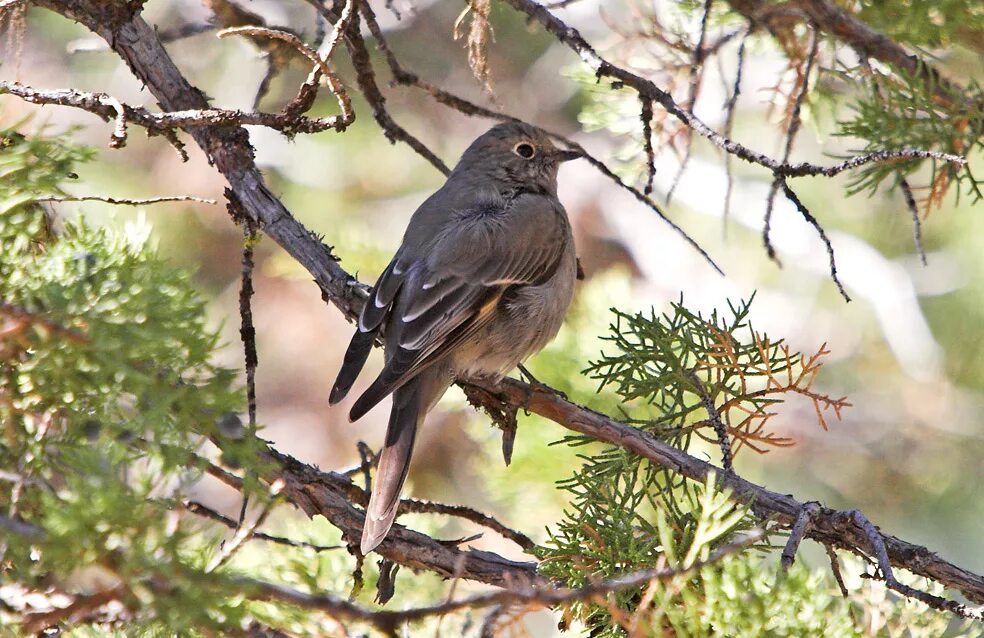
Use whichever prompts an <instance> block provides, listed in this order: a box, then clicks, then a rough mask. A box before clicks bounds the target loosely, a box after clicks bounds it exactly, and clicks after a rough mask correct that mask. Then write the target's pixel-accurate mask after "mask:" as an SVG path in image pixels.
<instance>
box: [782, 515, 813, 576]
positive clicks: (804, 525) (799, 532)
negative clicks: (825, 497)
mask: <svg viewBox="0 0 984 638" xmlns="http://www.w3.org/2000/svg"><path fill="white" fill-rule="evenodd" d="M819 509H820V504H819V503H813V502H810V503H803V509H801V510H800V513H799V514H798V515H797V516H796V522H795V523H793V527H792V528H791V529H790V530H789V539H788V540H787V541H786V546H785V547H783V548H782V556H781V558H780V560H779V563H780V565H781V566H782V570H783V571H784V572H785V571H789V568H790V567H792V566H793V560H795V558H796V552H797V551H798V550H799V545H800V543H801V542H802V541H803V536H805V535H806V532H807V530H808V529H809V527H810V520H811V519H812V518H813V515H814V514H816V513H817V511H819Z"/></svg>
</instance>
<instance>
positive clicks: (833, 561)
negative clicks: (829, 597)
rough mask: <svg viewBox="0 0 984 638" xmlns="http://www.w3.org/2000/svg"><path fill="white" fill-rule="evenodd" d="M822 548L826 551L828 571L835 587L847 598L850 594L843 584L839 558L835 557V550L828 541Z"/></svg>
mask: <svg viewBox="0 0 984 638" xmlns="http://www.w3.org/2000/svg"><path fill="white" fill-rule="evenodd" d="M823 549H824V550H825V551H826V552H827V559H828V560H830V571H831V573H832V574H833V575H834V580H835V581H836V582H837V587H838V588H839V589H840V593H841V596H842V597H844V598H848V597H849V596H850V595H851V594H850V593H849V592H848V591H847V585H845V584H844V576H843V575H842V574H841V567H840V560H838V559H837V550H835V549H834V547H833V546H832V545H831V544H830V543H824V544H823Z"/></svg>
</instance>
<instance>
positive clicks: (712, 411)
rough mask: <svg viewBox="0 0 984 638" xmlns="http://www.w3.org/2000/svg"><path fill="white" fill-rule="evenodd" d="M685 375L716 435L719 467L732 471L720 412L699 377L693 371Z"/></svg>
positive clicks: (727, 442)
mask: <svg viewBox="0 0 984 638" xmlns="http://www.w3.org/2000/svg"><path fill="white" fill-rule="evenodd" d="M685 375H686V377H687V380H689V381H690V385H691V386H692V388H693V391H694V392H695V393H696V394H697V396H698V397H699V398H700V403H701V405H703V406H704V410H705V411H706V412H707V418H708V419H709V420H710V422H711V426H712V427H713V428H714V433H715V434H716V435H717V440H718V445H719V446H720V447H721V465H722V466H723V467H724V469H725V471H728V472H730V471H732V469H733V468H732V461H733V455H732V452H731V439H730V438H729V435H728V426H726V425H725V424H724V421H723V420H722V419H721V412H720V411H719V410H718V409H717V406H716V405H714V399H713V398H711V395H710V394H708V392H707V388H705V387H704V383H703V382H702V381H701V380H700V377H698V376H697V374H696V373H695V372H694V371H693V370H687V371H685Z"/></svg>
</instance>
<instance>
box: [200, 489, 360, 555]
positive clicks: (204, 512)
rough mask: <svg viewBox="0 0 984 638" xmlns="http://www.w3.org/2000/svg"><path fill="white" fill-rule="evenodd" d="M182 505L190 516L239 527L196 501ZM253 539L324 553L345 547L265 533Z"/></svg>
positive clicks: (256, 534) (254, 536) (234, 522)
mask: <svg viewBox="0 0 984 638" xmlns="http://www.w3.org/2000/svg"><path fill="white" fill-rule="evenodd" d="M182 505H184V508H185V509H186V510H188V511H189V512H191V513H192V514H195V515H197V516H201V517H203V518H208V519H210V520H213V521H215V522H216V523H220V524H221V525H224V526H226V527H228V528H229V529H232V530H235V529H238V528H239V525H238V524H237V523H236V521H234V520H232V519H231V518H228V517H225V516H223V515H222V514H220V513H219V512H217V511H215V510H214V509H212V508H211V507H208V506H207V505H204V504H202V503H199V502H198V501H185V502H184V503H183V504H182ZM253 538H255V539H256V540H261V541H267V542H270V543H276V544H278V545H287V546H288V547H298V548H303V549H311V550H314V551H316V552H324V551H329V550H333V549H345V547H346V546H345V545H316V544H314V543H309V542H307V541H295V540H293V539H291V538H284V537H283V536H273V535H271V534H267V533H265V532H254V533H253Z"/></svg>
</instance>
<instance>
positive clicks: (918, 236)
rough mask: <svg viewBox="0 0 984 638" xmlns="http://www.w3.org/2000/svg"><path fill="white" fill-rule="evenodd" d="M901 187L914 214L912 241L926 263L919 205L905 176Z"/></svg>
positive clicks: (923, 263)
mask: <svg viewBox="0 0 984 638" xmlns="http://www.w3.org/2000/svg"><path fill="white" fill-rule="evenodd" d="M899 187H900V188H901V189H902V196H903V197H904V198H905V205H906V207H907V208H908V209H909V213H910V214H911V215H912V241H913V242H914V243H915V245H916V253H917V254H918V255H919V260H920V261H921V262H922V265H923V266H925V265H926V249H925V248H923V241H922V220H921V219H919V207H918V206H917V205H916V198H915V197H914V196H913V195H912V188H911V187H910V186H909V181H908V180H907V179H905V178H904V177H903V178H902V179H901V180H899Z"/></svg>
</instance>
